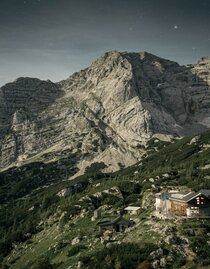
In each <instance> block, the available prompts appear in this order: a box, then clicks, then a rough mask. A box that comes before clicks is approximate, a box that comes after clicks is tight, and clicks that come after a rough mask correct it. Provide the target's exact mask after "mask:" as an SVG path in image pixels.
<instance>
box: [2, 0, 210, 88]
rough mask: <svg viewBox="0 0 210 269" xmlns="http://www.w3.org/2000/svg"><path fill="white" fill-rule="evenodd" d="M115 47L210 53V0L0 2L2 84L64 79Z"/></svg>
mask: <svg viewBox="0 0 210 269" xmlns="http://www.w3.org/2000/svg"><path fill="white" fill-rule="evenodd" d="M110 50H119V51H130V52H134V51H135V52H139V51H148V52H151V53H153V54H156V55H158V56H161V57H163V58H168V59H171V60H175V61H178V62H179V63H180V64H186V63H192V62H196V61H197V60H198V59H199V58H200V57H202V56H210V0H0V85H2V84H4V83H6V82H9V81H12V80H14V79H16V78H17V77H19V76H30V77H39V78H42V79H51V80H52V81H58V80H61V79H63V78H66V77H68V76H69V75H70V74H71V73H73V72H75V71H79V70H80V69H82V68H85V67H87V66H88V65H89V64H90V63H91V62H92V61H93V60H95V59H96V58H97V57H99V56H100V55H101V54H103V53H104V52H106V51H110Z"/></svg>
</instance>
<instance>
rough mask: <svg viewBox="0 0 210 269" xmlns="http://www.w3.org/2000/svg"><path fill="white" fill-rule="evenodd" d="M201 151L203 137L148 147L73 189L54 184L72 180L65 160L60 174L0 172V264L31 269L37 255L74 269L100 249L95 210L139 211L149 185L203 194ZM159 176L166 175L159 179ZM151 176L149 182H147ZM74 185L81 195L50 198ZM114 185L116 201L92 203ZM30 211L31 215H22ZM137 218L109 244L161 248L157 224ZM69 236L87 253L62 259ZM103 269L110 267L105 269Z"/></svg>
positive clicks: (207, 179)
mask: <svg viewBox="0 0 210 269" xmlns="http://www.w3.org/2000/svg"><path fill="white" fill-rule="evenodd" d="M190 142H191V143H190ZM208 144H210V133H205V134H202V135H201V136H200V137H199V138H197V139H194V141H193V140H192V138H184V139H181V140H179V141H174V142H173V143H171V144H170V143H166V142H161V141H159V142H158V140H155V139H154V140H151V141H150V142H149V143H148V148H147V154H148V157H147V158H145V159H144V160H143V161H142V162H140V163H138V164H136V165H134V166H132V167H129V168H127V169H124V170H121V171H119V172H117V173H114V174H112V175H103V174H101V173H100V172H97V167H93V168H92V169H89V171H88V173H87V174H86V175H85V176H82V177H80V178H78V179H76V180H74V181H72V182H69V181H61V179H62V180H64V179H67V178H68V176H69V175H70V173H71V172H69V171H71V166H72V164H71V158H69V159H68V158H66V159H65V160H64V161H63V163H62V169H61V168H60V163H57V162H56V163H50V166H48V165H43V164H42V163H34V164H29V165H26V166H24V167H20V168H18V169H10V170H8V171H5V172H4V173H1V174H0V185H1V193H0V198H1V205H0V236H1V237H0V238H1V240H0V249H1V254H3V253H5V255H7V253H9V252H10V254H8V255H7V257H6V258H5V259H3V258H2V261H3V263H6V264H10V268H14V269H16V268H21V269H22V268H33V266H35V265H33V264H35V263H36V261H37V260H39V259H40V257H42V256H43V255H44V256H47V257H48V258H49V260H50V262H51V263H54V264H56V268H67V266H70V265H72V266H73V268H74V264H76V263H77V261H78V260H80V259H82V258H81V257H80V256H82V255H83V254H85V255H87V254H89V255H91V256H93V257H94V255H95V253H97V252H98V251H99V250H100V249H103V245H102V244H101V243H100V242H99V239H98V237H99V234H98V229H97V226H96V223H95V222H91V220H90V218H91V216H92V210H93V208H94V207H97V206H100V205H107V204H110V205H111V207H112V210H117V209H119V208H120V207H122V206H123V205H125V204H130V203H132V204H140V203H141V199H142V197H143V196H144V194H145V190H148V189H151V188H152V187H151V186H152V185H155V186H153V189H154V188H155V189H154V192H155V191H158V189H159V188H160V187H164V186H169V185H171V186H188V187H191V188H193V189H195V190H197V189H200V188H210V169H201V168H202V167H204V166H206V165H208V164H209V163H210V160H209V156H210V148H209V147H208ZM40 167H42V169H40ZM206 167H207V166H206ZM99 168H100V167H98V170H100V169H99ZM165 173H168V176H163V174H165ZM151 177H152V178H154V179H155V182H151V181H149V180H148V179H149V178H151ZM90 178H91V180H89V179H90ZM131 181H135V182H136V183H132V182H131ZM78 182H82V184H83V188H82V189H81V190H78V191H77V193H76V194H73V195H72V196H69V197H67V198H58V196H56V193H57V192H58V191H60V190H61V189H63V188H64V187H69V186H72V185H75V184H76V183H78ZM87 182H89V183H87ZM122 182H125V184H124V185H123V183H122ZM129 182H131V183H130V185H129ZM98 183H100V185H98ZM96 184H97V185H96ZM136 184H137V185H138V187H137V186H136ZM113 186H118V187H119V189H120V192H121V193H122V195H123V199H119V198H116V197H115V195H105V196H104V197H103V199H102V200H101V201H98V200H97V201H96V199H95V198H94V197H92V196H91V195H93V194H94V193H95V192H101V191H103V190H106V189H109V188H111V187H113ZM125 186H126V187H125ZM127 187H128V188H127ZM37 188H38V189H37ZM126 188H127V190H126ZM151 191H152V189H151ZM85 195H88V196H89V197H91V202H90V203H89V204H88V203H87V202H78V200H79V199H80V198H81V197H84V196H85ZM5 197H6V199H5ZM75 205H77V206H78V205H80V207H81V208H80V209H78V207H75ZM32 207H33V210H31V211H29V209H30V208H32ZM63 212H65V213H63ZM144 214H145V217H144V215H143V214H142V215H141V216H140V217H139V219H137V220H136V222H137V224H138V225H137V226H136V229H135V230H133V231H131V232H130V233H126V234H124V235H118V236H117V237H119V238H117V239H116V240H117V241H121V242H132V243H137V244H140V245H141V242H143V243H144V244H145V243H151V242H156V244H160V242H159V241H160V237H161V233H160V232H159V231H157V230H158V226H157V227H155V225H156V221H155V222H154V223H153V222H152V223H151V222H149V223H148V219H149V218H148V216H149V212H145V213H144ZM160 222H161V221H160ZM173 222H174V220H171V225H174V223H173ZM164 225H166V226H167V225H168V223H165V222H163V223H161V225H160V226H161V227H162V228H164ZM159 230H161V229H159ZM76 236H80V237H81V244H84V246H85V247H87V249H86V250H82V251H81V253H80V254H77V255H74V256H73V257H68V255H67V253H68V251H69V250H71V248H72V246H71V244H70V242H71V240H72V239H73V238H74V237H76ZM151 239H152V240H151ZM63 240H64V242H65V244H64V245H65V246H62V247H61V246H60V247H56V245H57V244H59V242H60V245H62V243H61V242H63ZM15 241H16V242H17V243H16V245H17V247H16V248H14V244H13V248H12V247H11V244H10V243H12V242H13V243H14V242H15ZM18 242H23V243H21V244H19V243H18ZM53 246H54V247H53ZM99 254H100V253H99ZM99 254H98V255H99ZM34 268H35V267H34ZM109 268H112V267H111V265H110V267H109ZM171 268H173V267H171ZM174 268H175V267H174Z"/></svg>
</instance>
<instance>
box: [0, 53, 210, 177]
mask: <svg viewBox="0 0 210 269" xmlns="http://www.w3.org/2000/svg"><path fill="white" fill-rule="evenodd" d="M209 87H210V59H209V58H203V59H201V60H200V61H199V62H198V63H197V64H195V65H188V66H179V65H178V64H177V63H175V62H172V61H169V60H164V59H161V58H159V57H156V56H154V55H151V54H149V53H146V52H142V53H119V52H117V51H113V52H109V53H105V54H104V55H103V56H102V57H101V58H99V59H98V60H96V61H95V62H94V63H93V64H92V65H91V66H90V67H89V68H87V69H85V70H82V71H80V72H78V73H74V74H73V75H72V76H70V77H69V78H68V79H67V80H64V81H61V82H60V83H57V84H55V83H52V82H50V81H40V80H38V79H29V78H20V79H18V80H16V81H15V82H13V83H9V84H6V85H5V86H3V87H2V88H1V89H0V128H1V129H0V152H1V155H0V167H1V168H5V167H7V166H9V165H11V164H21V163H23V162H26V161H32V160H44V161H51V160H55V159H59V158H60V157H61V155H62V154H61V153H62V152H63V151H64V150H65V149H68V152H69V154H73V155H74V156H77V157H76V164H77V165H78V167H79V169H80V170H81V172H82V171H84V169H85V167H86V166H87V165H88V164H90V162H96V161H97V162H99V161H103V162H105V163H106V165H107V171H108V170H116V169H118V168H119V167H120V166H121V165H130V164H133V163H134V162H136V161H137V160H138V159H139V158H140V157H141V155H142V154H143V150H140V147H141V145H142V144H145V143H146V141H148V139H149V138H151V136H153V135H156V136H159V137H161V138H164V139H168V137H170V136H171V135H172V136H173V135H176V136H177V135H178V136H182V135H187V134H194V133H197V132H200V131H203V130H205V129H207V128H209V126H210V117H209V112H210V91H209Z"/></svg>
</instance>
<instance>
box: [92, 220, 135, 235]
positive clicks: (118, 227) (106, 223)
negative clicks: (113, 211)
mask: <svg viewBox="0 0 210 269" xmlns="http://www.w3.org/2000/svg"><path fill="white" fill-rule="evenodd" d="M97 225H98V226H99V231H100V232H104V231H112V232H124V231H125V229H127V228H129V227H131V226H132V222H131V221H129V220H126V219H125V218H123V217H122V216H118V217H111V216H110V217H108V218H103V219H101V220H100V221H99V222H98V223H97Z"/></svg>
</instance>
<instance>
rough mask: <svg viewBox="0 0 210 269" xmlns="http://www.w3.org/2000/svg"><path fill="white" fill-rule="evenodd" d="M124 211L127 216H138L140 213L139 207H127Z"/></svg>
mask: <svg viewBox="0 0 210 269" xmlns="http://www.w3.org/2000/svg"><path fill="white" fill-rule="evenodd" d="M124 211H125V212H126V213H127V214H129V215H139V214H140V212H141V207H139V206H127V207H126V208H124Z"/></svg>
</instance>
